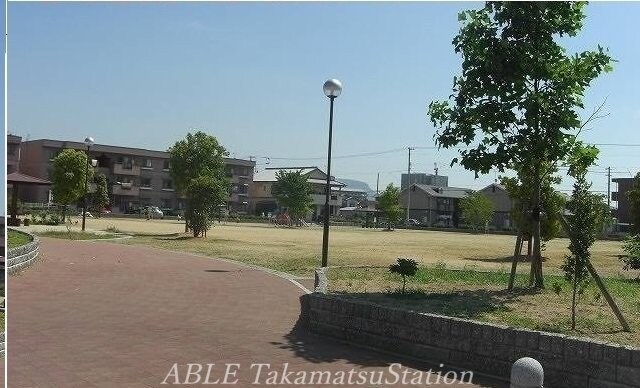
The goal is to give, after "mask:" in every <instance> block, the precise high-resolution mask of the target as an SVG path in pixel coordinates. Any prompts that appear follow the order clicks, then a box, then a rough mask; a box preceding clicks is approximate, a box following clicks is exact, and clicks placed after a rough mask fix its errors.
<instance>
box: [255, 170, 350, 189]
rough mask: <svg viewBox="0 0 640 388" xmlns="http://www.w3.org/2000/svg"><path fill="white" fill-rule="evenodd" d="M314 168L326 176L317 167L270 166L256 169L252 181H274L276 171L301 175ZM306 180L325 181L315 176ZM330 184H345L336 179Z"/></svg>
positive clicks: (322, 182)
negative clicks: (260, 169)
mask: <svg viewBox="0 0 640 388" xmlns="http://www.w3.org/2000/svg"><path fill="white" fill-rule="evenodd" d="M316 170H318V171H320V172H321V173H322V174H323V175H325V176H326V174H325V173H324V172H323V171H322V170H320V169H319V168H317V167H282V168H277V167H270V168H265V169H264V170H262V171H258V172H256V173H255V174H253V181H254V182H275V181H277V180H278V179H277V178H276V174H277V173H278V171H285V172H298V171H299V172H300V173H302V175H309V174H311V173H312V172H314V171H316ZM308 182H310V183H317V184H326V183H327V181H326V180H324V179H315V178H309V179H308ZM331 185H332V186H344V185H345V184H344V183H342V182H338V181H336V180H331Z"/></svg>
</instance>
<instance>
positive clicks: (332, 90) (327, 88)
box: [322, 79, 342, 267]
mask: <svg viewBox="0 0 640 388" xmlns="http://www.w3.org/2000/svg"><path fill="white" fill-rule="evenodd" d="M322 90H323V91H324V95H325V96H327V97H329V101H330V107H329V150H328V152H327V186H326V188H325V196H324V230H323V233H322V266H323V267H326V266H327V257H328V254H329V196H330V195H331V137H332V134H333V100H335V99H336V97H338V96H339V95H340V93H341V92H342V83H340V81H338V80H337V79H330V80H328V81H327V82H325V83H324V85H323V86H322Z"/></svg>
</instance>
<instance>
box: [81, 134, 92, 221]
mask: <svg viewBox="0 0 640 388" xmlns="http://www.w3.org/2000/svg"><path fill="white" fill-rule="evenodd" d="M84 144H85V145H86V146H87V167H86V169H85V172H84V199H83V200H82V231H83V232H84V226H85V224H86V221H87V192H88V185H89V163H90V160H89V150H90V149H91V146H92V145H93V138H92V137H87V138H86V139H84Z"/></svg>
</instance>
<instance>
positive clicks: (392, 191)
mask: <svg viewBox="0 0 640 388" xmlns="http://www.w3.org/2000/svg"><path fill="white" fill-rule="evenodd" d="M377 200H378V201H377V202H378V203H377V207H378V209H380V210H381V211H382V214H383V215H384V217H385V218H386V219H387V230H391V228H392V227H393V226H394V225H395V224H397V223H398V222H400V219H401V218H402V208H401V207H400V189H399V188H398V187H396V186H394V185H393V183H389V185H388V186H387V188H386V189H384V191H383V192H382V193H380V195H378V198H377Z"/></svg>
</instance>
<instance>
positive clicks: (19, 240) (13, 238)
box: [7, 229, 31, 248]
mask: <svg viewBox="0 0 640 388" xmlns="http://www.w3.org/2000/svg"><path fill="white" fill-rule="evenodd" d="M30 242H31V237H29V236H28V235H26V234H23V233H20V232H16V231H15V230H11V229H9V230H8V231H7V246H8V247H9V248H15V247H19V246H21V245H24V244H27V243H30Z"/></svg>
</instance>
